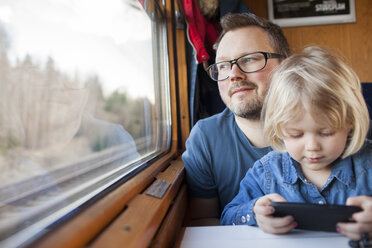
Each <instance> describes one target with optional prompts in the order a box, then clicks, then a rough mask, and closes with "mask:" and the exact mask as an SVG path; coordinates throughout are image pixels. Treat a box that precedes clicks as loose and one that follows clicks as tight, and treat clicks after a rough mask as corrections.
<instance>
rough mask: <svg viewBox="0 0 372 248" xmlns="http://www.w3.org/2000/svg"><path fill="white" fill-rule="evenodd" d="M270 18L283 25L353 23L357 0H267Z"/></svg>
mask: <svg viewBox="0 0 372 248" xmlns="http://www.w3.org/2000/svg"><path fill="white" fill-rule="evenodd" d="M267 5H268V12H269V13H268V16H269V20H270V21H272V22H274V23H276V24H278V25H279V26H281V27H295V26H312V25H326V24H336V23H353V22H355V21H356V18H355V0H267Z"/></svg>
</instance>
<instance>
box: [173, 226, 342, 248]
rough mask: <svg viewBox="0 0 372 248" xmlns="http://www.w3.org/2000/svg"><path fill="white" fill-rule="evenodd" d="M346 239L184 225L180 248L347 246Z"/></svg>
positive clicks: (335, 235)
mask: <svg viewBox="0 0 372 248" xmlns="http://www.w3.org/2000/svg"><path fill="white" fill-rule="evenodd" d="M348 241H349V239H348V238H346V237H345V236H342V235H341V234H338V233H331V232H314V231H305V230H294V231H292V232H290V233H288V234H284V235H274V234H267V233H264V232H263V231H261V229H259V228H258V227H251V226H243V225H242V226H206V227H205V226H203V227H187V228H186V229H185V232H184V235H183V237H182V240H181V243H180V247H181V248H199V247H200V248H209V247H211V248H219V247H221V248H222V247H234V248H235V247H236V248H239V247H244V248H254V247H259V248H266V247H267V248H281V247H285V248H292V247H293V248H299V247H300V248H308V247H309V248H314V247H315V248H323V247H327V248H329V247H331V248H333V247H335V248H336V247H337V248H343V247H345V248H347V247H349V245H348Z"/></svg>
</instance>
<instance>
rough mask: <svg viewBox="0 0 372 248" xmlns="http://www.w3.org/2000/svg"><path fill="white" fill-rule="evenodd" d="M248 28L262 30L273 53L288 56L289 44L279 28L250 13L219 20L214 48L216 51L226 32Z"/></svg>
mask: <svg viewBox="0 0 372 248" xmlns="http://www.w3.org/2000/svg"><path fill="white" fill-rule="evenodd" d="M250 26H256V27H259V28H262V29H263V30H264V31H265V32H266V33H267V35H268V36H269V41H270V45H271V46H272V47H273V48H274V50H275V52H276V53H279V54H282V55H284V56H285V57H288V56H289V54H290V51H289V44H288V42H287V39H286V38H285V36H284V34H283V31H282V30H281V29H280V27H279V26H278V25H276V24H274V23H272V22H270V21H268V20H266V19H265V18H261V17H258V16H256V15H254V14H252V13H228V14H226V15H224V16H223V17H222V18H221V27H222V32H221V34H220V36H219V37H218V39H217V42H216V43H215V44H214V48H215V49H216V50H217V48H218V45H219V43H220V41H221V40H222V38H223V37H224V36H225V34H226V33H227V32H229V31H232V30H236V29H239V28H244V27H250Z"/></svg>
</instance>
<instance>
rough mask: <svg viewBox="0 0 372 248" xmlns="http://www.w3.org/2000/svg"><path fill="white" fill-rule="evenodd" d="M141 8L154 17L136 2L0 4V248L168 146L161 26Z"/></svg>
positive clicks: (7, 0)
mask: <svg viewBox="0 0 372 248" xmlns="http://www.w3.org/2000/svg"><path fill="white" fill-rule="evenodd" d="M145 2H146V3H147V1H145ZM149 2H152V1H149ZM145 9H152V10H155V11H152V13H146V11H145V10H144V8H143V6H141V5H140V4H139V3H138V2H137V1H136V0H112V1H103V0H94V1H92V0H89V1H84V0H83V1H82V0H70V1H59V0H35V1H27V0H4V1H1V2H0V89H1V90H0V171H1V173H0V246H2V247H3V246H18V245H20V244H22V243H23V242H25V241H27V240H29V239H30V238H31V237H32V236H35V235H37V234H38V233H40V231H41V230H42V229H45V228H46V227H47V226H48V225H50V224H52V223H53V222H55V221H56V219H58V218H61V217H63V216H64V215H66V214H67V213H68V212H69V211H72V210H73V209H74V208H76V207H78V206H79V205H81V204H82V203H83V202H84V201H86V200H88V199H90V198H91V197H93V196H94V195H96V194H97V193H99V192H100V191H102V189H104V188H106V187H108V186H110V185H112V184H113V183H114V182H116V181H117V180H119V179H122V178H124V177H125V175H128V173H130V172H132V171H134V170H136V169H137V168H138V166H140V165H141V164H143V162H145V161H146V160H148V159H150V158H152V157H154V156H156V155H158V154H160V153H161V152H164V151H165V150H166V149H168V148H169V144H170V114H169V91H168V83H167V82H168V78H167V72H168V70H167V60H166V47H165V45H166V42H165V39H164V37H165V31H164V28H165V23H164V21H163V20H162V13H161V11H160V10H159V8H155V7H153V6H145ZM149 16H151V19H150V17H149ZM52 215H53V218H47V217H48V216H49V217H50V216H52Z"/></svg>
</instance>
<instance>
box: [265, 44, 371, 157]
mask: <svg viewBox="0 0 372 248" xmlns="http://www.w3.org/2000/svg"><path fill="white" fill-rule="evenodd" d="M305 111H308V112H309V113H310V114H311V115H312V116H313V117H316V116H320V117H323V118H325V120H326V121H327V122H328V124H329V126H330V127H332V128H334V129H336V130H340V129H345V130H347V129H349V128H351V130H350V132H349V136H348V141H347V145H346V147H345V150H344V153H343V155H342V158H345V157H347V156H349V155H352V154H354V153H356V152H357V151H358V150H359V149H360V148H361V147H362V145H363V143H364V140H365V138H366V135H367V132H368V129H369V114H368V109H367V105H366V103H365V101H364V98H363V94H362V88H361V84H360V81H359V78H358V76H357V75H356V74H355V72H354V71H353V70H352V69H351V68H350V67H349V66H347V65H346V64H345V63H344V62H343V61H342V60H341V58H340V57H338V56H336V55H335V54H333V53H331V52H330V51H327V50H326V49H324V48H320V47H308V48H305V49H304V50H303V52H302V53H300V54H296V55H292V56H291V57H289V58H287V59H285V60H284V61H283V62H282V63H281V64H280V65H279V66H278V67H277V68H276V71H275V73H274V74H273V76H272V79H271V84H270V88H269V90H268V93H267V96H266V99H265V102H264V106H263V109H262V115H261V116H262V118H263V120H264V132H265V135H266V137H268V139H269V142H270V144H271V146H272V147H273V148H274V149H275V150H277V151H280V152H284V151H285V146H284V144H283V137H284V135H283V131H282V128H283V125H285V124H287V123H288V122H290V121H291V120H293V119H295V118H296V117H298V116H299V115H300V114H301V113H303V112H305Z"/></svg>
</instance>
